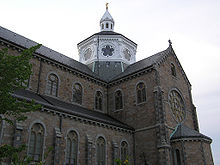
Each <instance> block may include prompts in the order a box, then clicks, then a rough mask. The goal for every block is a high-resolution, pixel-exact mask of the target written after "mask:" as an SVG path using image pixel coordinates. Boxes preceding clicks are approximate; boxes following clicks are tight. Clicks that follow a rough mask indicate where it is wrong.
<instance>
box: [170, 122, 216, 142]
mask: <svg viewBox="0 0 220 165" xmlns="http://www.w3.org/2000/svg"><path fill="white" fill-rule="evenodd" d="M186 138H203V139H206V140H209V141H211V140H212V139H211V138H210V137H208V136H205V135H203V134H201V133H199V132H198V131H196V130H193V129H191V128H189V127H187V126H185V125H183V124H179V125H178V126H177V127H176V129H175V130H174V132H173V133H172V134H171V136H170V140H171V141H172V140H176V139H186Z"/></svg>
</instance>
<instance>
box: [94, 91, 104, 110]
mask: <svg viewBox="0 0 220 165" xmlns="http://www.w3.org/2000/svg"><path fill="white" fill-rule="evenodd" d="M102 99H103V96H102V93H101V92H100V91H97V92H96V95H95V109H97V110H102Z"/></svg>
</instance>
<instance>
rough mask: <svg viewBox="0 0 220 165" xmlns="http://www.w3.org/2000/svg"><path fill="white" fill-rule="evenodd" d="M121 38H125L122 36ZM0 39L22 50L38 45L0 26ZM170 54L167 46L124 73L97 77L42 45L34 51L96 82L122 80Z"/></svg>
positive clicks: (84, 67)
mask: <svg viewBox="0 0 220 165" xmlns="http://www.w3.org/2000/svg"><path fill="white" fill-rule="evenodd" d="M94 35H121V34H119V33H116V32H113V31H102V32H99V33H95V34H94ZM94 35H92V36H94ZM92 36H90V37H92ZM121 36H123V35H121ZM90 37H89V38H90ZM123 37H125V36H123ZM125 38H126V37H125ZM0 39H3V40H6V41H8V42H10V43H13V44H15V45H18V46H21V47H23V48H29V47H31V46H34V45H36V44H38V43H37V42H34V41H32V40H30V39H28V38H25V37H23V36H21V35H19V34H17V33H14V32H12V31H10V30H8V29H5V28H3V27H1V26H0ZM87 39H88V38H87ZM87 39H85V40H87ZM127 39H128V38H127ZM128 40H129V39H128ZM130 41H131V40H130ZM82 42H83V41H82ZM131 42H133V41H131ZM133 43H134V42H133ZM79 44H80V43H79ZM134 44H136V43H134ZM170 52H173V51H172V47H171V46H169V47H168V48H167V49H166V50H164V51H162V52H159V53H157V54H155V55H152V56H150V57H148V58H145V59H143V60H141V61H138V62H136V63H134V64H131V65H129V66H128V67H127V68H126V69H125V71H124V72H122V73H121V72H120V71H119V69H118V68H114V67H113V68H112V67H110V68H112V70H110V68H108V72H105V73H104V72H103V74H100V73H99V75H98V74H96V73H97V72H92V70H91V69H89V67H88V66H87V65H84V64H82V63H80V62H78V61H76V60H74V59H72V58H69V57H67V56H65V55H63V54H61V53H58V52H56V51H54V50H52V49H50V48H47V47H45V46H43V45H42V46H41V47H40V48H39V49H38V50H37V51H36V53H38V54H40V55H42V56H44V57H46V58H48V59H51V60H53V61H55V62H58V63H60V64H63V65H65V66H67V67H70V68H72V69H74V70H77V71H79V72H81V73H83V74H86V75H89V76H91V77H94V78H96V79H97V80H101V81H103V82H110V81H114V80H117V79H119V78H122V77H124V76H127V75H129V74H132V73H135V72H137V71H141V70H142V69H145V68H147V67H151V66H153V65H154V64H156V63H157V62H158V61H160V59H162V58H163V57H164V56H165V55H167V54H168V53H170ZM104 68H105V69H106V67H104Z"/></svg>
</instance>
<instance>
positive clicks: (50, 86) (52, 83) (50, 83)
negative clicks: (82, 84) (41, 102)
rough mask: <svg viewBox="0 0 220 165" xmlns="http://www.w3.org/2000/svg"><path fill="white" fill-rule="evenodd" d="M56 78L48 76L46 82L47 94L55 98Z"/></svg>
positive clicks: (52, 75)
mask: <svg viewBox="0 0 220 165" xmlns="http://www.w3.org/2000/svg"><path fill="white" fill-rule="evenodd" d="M58 83H59V82H58V77H57V76H56V75H55V74H53V73H52V74H50V75H49V76H48V80H47V92H46V93H47V94H49V95H52V96H57V92H58Z"/></svg>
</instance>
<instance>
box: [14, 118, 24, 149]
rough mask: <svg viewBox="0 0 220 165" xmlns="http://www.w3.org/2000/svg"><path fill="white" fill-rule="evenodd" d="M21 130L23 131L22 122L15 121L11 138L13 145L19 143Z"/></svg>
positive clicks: (15, 145)
mask: <svg viewBox="0 0 220 165" xmlns="http://www.w3.org/2000/svg"><path fill="white" fill-rule="evenodd" d="M22 131H23V126H22V124H21V123H20V122H16V124H15V130H14V140H13V146H14V147H19V146H20V145H21V135H22Z"/></svg>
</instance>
